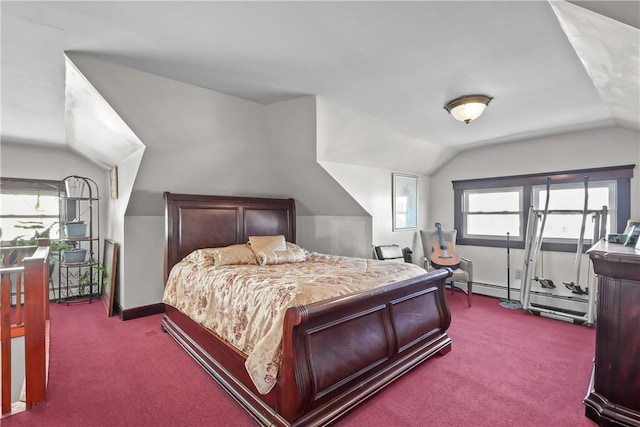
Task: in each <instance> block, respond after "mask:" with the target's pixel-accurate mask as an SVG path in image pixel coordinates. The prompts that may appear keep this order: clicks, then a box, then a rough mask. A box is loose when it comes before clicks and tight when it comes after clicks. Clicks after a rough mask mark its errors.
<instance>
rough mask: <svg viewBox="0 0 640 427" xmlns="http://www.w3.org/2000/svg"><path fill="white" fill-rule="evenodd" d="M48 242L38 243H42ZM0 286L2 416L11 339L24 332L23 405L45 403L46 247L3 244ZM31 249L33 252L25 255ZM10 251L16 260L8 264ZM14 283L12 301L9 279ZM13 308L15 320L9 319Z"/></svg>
mask: <svg viewBox="0 0 640 427" xmlns="http://www.w3.org/2000/svg"><path fill="white" fill-rule="evenodd" d="M47 243H48V242H41V244H43V245H45V244H47ZM0 250H1V251H2V265H3V267H2V268H0V274H1V277H2V279H1V289H0V339H1V343H0V344H1V349H0V351H1V354H2V415H6V414H9V413H11V400H12V399H11V338H12V337H16V336H21V335H24V347H25V348H24V354H25V390H26V398H25V406H26V409H27V410H29V409H31V408H34V407H36V406H38V405H41V404H43V403H44V402H45V397H46V396H45V391H46V381H47V378H46V376H47V374H46V327H47V321H48V320H49V263H48V260H49V247H48V246H40V247H11V248H7V247H3V248H0ZM31 252H33V254H32V255H30V256H27V255H28V254H30V253H31ZM10 253H14V254H16V256H15V259H16V262H15V263H14V265H10V262H9V258H10V255H9V254H10ZM12 278H13V283H15V285H16V286H15V287H16V292H15V301H14V302H12V298H11V297H12V295H11V282H12ZM14 303H15V305H14ZM12 307H15V310H14V317H15V321H12V320H11V317H12V316H11V312H12Z"/></svg>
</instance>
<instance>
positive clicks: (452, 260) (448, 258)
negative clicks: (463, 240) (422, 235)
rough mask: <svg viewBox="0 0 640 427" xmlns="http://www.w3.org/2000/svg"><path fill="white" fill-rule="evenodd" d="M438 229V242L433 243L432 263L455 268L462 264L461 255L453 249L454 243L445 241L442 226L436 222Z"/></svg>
mask: <svg viewBox="0 0 640 427" xmlns="http://www.w3.org/2000/svg"><path fill="white" fill-rule="evenodd" d="M436 230H438V243H434V244H433V252H432V253H431V265H433V266H434V267H435V268H443V267H449V268H451V269H453V270H455V269H456V268H458V266H459V265H460V257H459V256H458V255H457V254H456V253H455V252H454V251H453V244H451V242H445V241H444V236H443V234H442V226H441V225H440V223H439V222H436Z"/></svg>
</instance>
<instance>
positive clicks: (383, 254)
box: [373, 245, 404, 262]
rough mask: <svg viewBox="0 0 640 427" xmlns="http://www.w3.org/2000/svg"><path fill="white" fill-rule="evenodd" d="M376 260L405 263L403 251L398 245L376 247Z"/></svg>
mask: <svg viewBox="0 0 640 427" xmlns="http://www.w3.org/2000/svg"><path fill="white" fill-rule="evenodd" d="M373 248H374V252H375V254H376V258H377V259H379V260H382V261H396V262H404V255H403V253H402V249H400V246H398V245H380V246H374V247H373Z"/></svg>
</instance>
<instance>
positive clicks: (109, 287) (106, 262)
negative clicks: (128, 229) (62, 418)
mask: <svg viewBox="0 0 640 427" xmlns="http://www.w3.org/2000/svg"><path fill="white" fill-rule="evenodd" d="M103 257H104V258H103V261H102V266H103V267H104V271H103V272H102V281H101V283H102V290H101V292H100V299H101V300H102V302H103V303H104V306H105V308H106V309H107V316H108V317H111V316H112V315H113V297H114V293H115V289H116V272H117V271H118V270H117V269H118V244H117V243H116V242H114V241H113V240H110V239H104V255H103Z"/></svg>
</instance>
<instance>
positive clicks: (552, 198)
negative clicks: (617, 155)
mask: <svg viewBox="0 0 640 427" xmlns="http://www.w3.org/2000/svg"><path fill="white" fill-rule="evenodd" d="M587 188H588V190H587V191H588V200H587V203H588V204H587V212H588V214H587V218H586V221H585V231H584V235H583V237H584V238H585V239H591V238H592V237H593V232H594V226H595V221H596V220H598V221H600V219H599V218H600V217H599V216H598V214H599V212H601V211H602V208H603V206H606V207H607V210H608V212H607V230H612V229H617V224H616V221H615V219H616V212H615V211H616V209H615V206H616V205H615V194H616V182H615V181H599V182H594V183H589V185H588V186H587ZM533 194H534V196H533V200H534V208H535V209H537V210H544V205H545V201H546V197H547V188H546V186H542V185H537V186H534V187H533ZM584 202H585V191H584V184H583V183H571V184H559V185H552V186H551V187H550V194H549V213H548V215H547V221H546V223H545V227H544V238H545V239H546V240H548V241H556V242H562V241H570V242H573V243H575V242H577V240H578V238H579V237H580V229H581V227H582V210H583V209H584Z"/></svg>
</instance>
